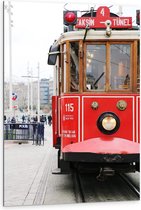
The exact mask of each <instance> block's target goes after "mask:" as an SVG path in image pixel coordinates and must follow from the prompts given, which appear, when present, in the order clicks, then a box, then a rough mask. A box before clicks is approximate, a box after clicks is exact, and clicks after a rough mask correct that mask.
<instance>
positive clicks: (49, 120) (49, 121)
mask: <svg viewBox="0 0 141 210" xmlns="http://www.w3.org/2000/svg"><path fill="white" fill-rule="evenodd" d="M48 124H49V126H51V124H52V116H51V115H49V116H48Z"/></svg>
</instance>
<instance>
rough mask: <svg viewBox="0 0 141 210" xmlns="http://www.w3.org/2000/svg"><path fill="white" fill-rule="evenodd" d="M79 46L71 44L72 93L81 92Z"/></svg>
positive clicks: (76, 43) (75, 43)
mask: <svg viewBox="0 0 141 210" xmlns="http://www.w3.org/2000/svg"><path fill="white" fill-rule="evenodd" d="M78 52H79V44H78V42H72V43H70V91H71V92H78V90H79V73H78V69H79V57H78Z"/></svg>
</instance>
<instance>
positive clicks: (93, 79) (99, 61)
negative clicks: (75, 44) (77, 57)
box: [86, 45, 106, 90]
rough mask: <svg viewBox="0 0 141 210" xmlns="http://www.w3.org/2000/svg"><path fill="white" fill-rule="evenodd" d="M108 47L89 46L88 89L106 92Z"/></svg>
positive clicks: (87, 62) (87, 56)
mask: <svg viewBox="0 0 141 210" xmlns="http://www.w3.org/2000/svg"><path fill="white" fill-rule="evenodd" d="M105 61H106V46H105V45H87V52H86V89H87V90H104V87H105V69H106V62H105Z"/></svg>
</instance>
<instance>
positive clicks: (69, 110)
mask: <svg viewBox="0 0 141 210" xmlns="http://www.w3.org/2000/svg"><path fill="white" fill-rule="evenodd" d="M65 107H66V112H73V111H74V104H73V103H69V104H65Z"/></svg>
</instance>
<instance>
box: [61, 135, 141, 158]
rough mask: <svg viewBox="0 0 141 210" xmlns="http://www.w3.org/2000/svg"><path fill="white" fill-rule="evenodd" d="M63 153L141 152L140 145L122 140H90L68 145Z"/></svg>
mask: <svg viewBox="0 0 141 210" xmlns="http://www.w3.org/2000/svg"><path fill="white" fill-rule="evenodd" d="M62 152H84V153H86V152H89V153H96V154H137V153H139V152H140V146H139V144H138V143H134V142H131V141H128V140H126V139H121V138H110V139H109V140H105V139H102V138H95V139H90V140H87V141H83V142H79V143H75V144H70V145H67V146H66V147H65V148H64V149H63V151H62Z"/></svg>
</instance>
